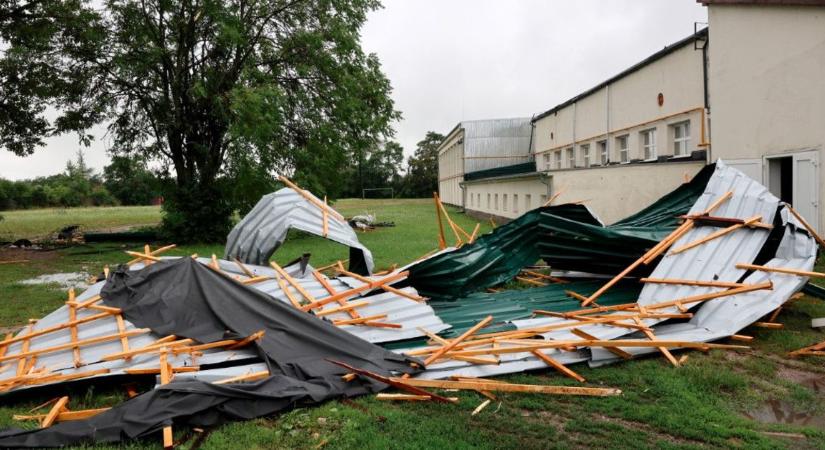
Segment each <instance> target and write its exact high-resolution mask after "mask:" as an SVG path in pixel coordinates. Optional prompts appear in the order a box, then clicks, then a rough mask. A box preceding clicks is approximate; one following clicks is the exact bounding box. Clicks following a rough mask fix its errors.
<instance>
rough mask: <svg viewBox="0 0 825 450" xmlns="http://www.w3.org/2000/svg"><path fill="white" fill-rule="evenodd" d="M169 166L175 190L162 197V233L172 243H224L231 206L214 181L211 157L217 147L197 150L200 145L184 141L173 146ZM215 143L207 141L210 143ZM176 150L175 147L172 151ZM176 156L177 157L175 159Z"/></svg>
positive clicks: (217, 183) (216, 171)
mask: <svg viewBox="0 0 825 450" xmlns="http://www.w3.org/2000/svg"><path fill="white" fill-rule="evenodd" d="M169 141H170V142H169V143H170V149H172V155H173V156H175V158H173V163H174V165H175V173H176V176H177V180H176V183H175V188H174V189H172V190H171V191H170V192H168V193H167V194H166V196H165V198H164V204H163V210H164V213H165V214H164V216H163V223H162V227H163V232H164V235H165V237H166V238H168V239H170V240H172V241H174V242H176V243H186V242H199V243H216V242H225V241H226V235H227V234H228V233H229V230H230V229H231V227H232V214H233V213H234V211H233V209H232V206H231V204H230V202H229V201H228V199H227V198H226V194H225V189H224V188H225V186H224V183H223V182H222V180H220V179H218V170H215V168H214V161H211V159H213V158H214V155H215V154H216V153H215V152H217V154H220V152H221V149H220V148H213V147H212V146H211V145H210V146H207V147H206V148H208V151H206V152H203V151H198V150H197V149H198V148H201V149H202V148H204V147H198V146H199V145H202V144H194V143H193V140H191V139H189V138H186V139H185V141H186V142H187V143H186V144H182V145H179V146H173V145H172V141H176V142H181V141H182V140H176V139H169ZM214 142H215V141H212V142H210V144H213V143H214ZM175 147H177V148H175ZM178 155H180V157H178Z"/></svg>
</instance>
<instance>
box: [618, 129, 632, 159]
mask: <svg viewBox="0 0 825 450" xmlns="http://www.w3.org/2000/svg"><path fill="white" fill-rule="evenodd" d="M629 137H630V135H628V134H625V135H622V136H616V152H618V154H619V163H621V164H630V145H629V141H630V139H629ZM620 143H621V144H620ZM622 144H623V145H622Z"/></svg>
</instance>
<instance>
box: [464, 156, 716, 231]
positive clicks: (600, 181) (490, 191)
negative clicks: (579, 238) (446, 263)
mask: <svg viewBox="0 0 825 450" xmlns="http://www.w3.org/2000/svg"><path fill="white" fill-rule="evenodd" d="M704 165H705V164H704V162H702V161H692V162H673V163H658V164H656V167H655V170H652V169H654V168H653V167H652V166H650V165H643V164H630V165H627V166H609V167H595V168H592V169H574V170H558V171H553V172H551V173H550V174H548V176H547V177H546V179H545V182H542V181H541V178H540V177H539V176H534V177H529V178H525V177H520V178H511V179H491V180H478V181H473V182H466V183H465V188H466V190H467V202H466V205H465V206H466V209H467V210H469V211H477V212H481V213H485V214H491V215H495V216H500V217H507V218H516V217H518V216H520V215H521V214H524V212H526V211H528V210H529V209H533V208H537V207H539V206H541V205H543V204H544V203H545V202H546V201H547V199H549V198H551V197H553V196H555V195H556V194H557V193H558V194H559V195H558V197H556V199H555V200H554V202H553V204H560V203H567V202H584V204H585V205H587V206H588V207H589V208H590V209H591V210H592V211H593V212H594V213H595V214H596V216H597V217H599V218H600V219H601V220H602V221H603V222H604V223H605V224H610V223H613V222H616V221H618V220H620V219H623V218H625V217H627V216H629V215H631V214H633V213H635V212H637V211H639V210H641V209H642V208H645V207H646V206H648V205H650V204H651V203H653V202H655V201H656V200H658V199H659V198H661V197H662V196H663V195H665V194H667V193H668V192H670V191H672V190H674V189H676V188H677V187H678V186H679V185H680V184H682V183H684V182H685V181H687V180H689V179H690V178H692V177H693V176H694V175H696V173H698V172H699V171H700V170H701V169H702V167H704ZM548 184H549V191H548ZM505 196H506V199H507V205H506V208H505V204H504V200H505ZM528 196H529V200H528ZM488 198H489V203H488ZM514 201H515V204H516V205H517V208H515V209H514V206H513V205H514ZM527 201H529V208H528V206H527V204H525V202H527Z"/></svg>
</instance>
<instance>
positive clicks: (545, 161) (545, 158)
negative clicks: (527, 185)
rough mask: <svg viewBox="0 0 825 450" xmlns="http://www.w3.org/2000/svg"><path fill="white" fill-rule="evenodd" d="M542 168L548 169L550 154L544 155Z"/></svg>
mask: <svg viewBox="0 0 825 450" xmlns="http://www.w3.org/2000/svg"><path fill="white" fill-rule="evenodd" d="M544 168H545V169H550V153H545V154H544Z"/></svg>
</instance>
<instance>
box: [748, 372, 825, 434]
mask: <svg viewBox="0 0 825 450" xmlns="http://www.w3.org/2000/svg"><path fill="white" fill-rule="evenodd" d="M799 384H801V385H803V386H805V387H807V388H809V389H811V390H813V391H814V393H815V395H816V396H817V397H818V398H820V399H821V400H822V401H825V378H823V377H809V378H805V379H803V380H799ZM744 415H745V417H747V418H749V419H751V420H755V421H757V422H761V423H784V424H789V425H798V426H805V427H815V428H825V411H813V412H811V411H807V410H803V409H801V408H799V407H798V406H795V405H794V404H793V403H792V402H789V401H786V400H781V399H773V400H768V401H766V402H765V403H763V404H761V405H760V406H759V407H757V408H754V409H753V410H751V411H748V412H746V413H745V414H744Z"/></svg>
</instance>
